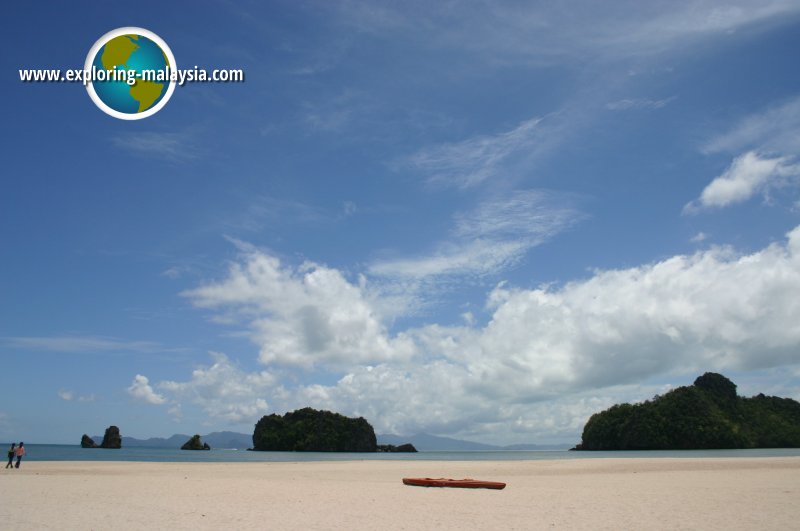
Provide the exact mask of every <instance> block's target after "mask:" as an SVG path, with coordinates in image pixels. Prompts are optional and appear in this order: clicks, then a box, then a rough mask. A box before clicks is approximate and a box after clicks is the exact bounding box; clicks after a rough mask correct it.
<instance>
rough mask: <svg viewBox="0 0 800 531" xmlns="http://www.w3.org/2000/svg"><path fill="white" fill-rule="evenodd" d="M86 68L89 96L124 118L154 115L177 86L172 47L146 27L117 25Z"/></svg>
mask: <svg viewBox="0 0 800 531" xmlns="http://www.w3.org/2000/svg"><path fill="white" fill-rule="evenodd" d="M84 69H85V72H86V74H85V75H86V76H87V79H88V83H87V84H86V90H87V91H88V92H89V97H91V98H92V101H94V103H95V105H97V106H98V107H99V108H100V109H101V110H103V111H104V112H105V113H106V114H109V115H111V116H113V117H115V118H120V119H122V120H140V119H142V118H147V117H148V116H152V115H154V114H155V113H157V112H158V111H160V110H161V109H162V108H163V107H164V105H166V104H167V101H169V99H170V97H171V96H172V92H173V91H174V90H175V84H176V81H175V80H174V79H173V77H172V74H173V73H174V72H176V66H175V57H174V56H173V55H172V51H171V50H170V49H169V46H167V44H166V43H165V42H164V41H163V40H162V39H161V38H160V37H159V36H158V35H156V34H155V33H153V32H152V31H148V30H146V29H143V28H135V27H125V28H117V29H115V30H113V31H109V32H108V33H106V34H105V35H103V36H102V37H100V39H98V40H97V42H95V43H94V46H92V48H91V50H89V54H88V55H87V56H86V64H85V68H84Z"/></svg>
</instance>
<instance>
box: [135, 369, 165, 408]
mask: <svg viewBox="0 0 800 531" xmlns="http://www.w3.org/2000/svg"><path fill="white" fill-rule="evenodd" d="M128 394H129V395H131V396H132V397H134V398H135V399H136V400H141V401H142V402H146V403H148V404H154V405H159V404H164V403H166V401H167V399H166V398H164V397H163V396H161V395H159V394H158V393H156V392H155V391H154V390H153V388H152V387H151V386H150V380H148V379H147V377H146V376H142V375H141V374H137V375H136V376H135V377H134V378H133V383H132V384H131V386H130V387H128Z"/></svg>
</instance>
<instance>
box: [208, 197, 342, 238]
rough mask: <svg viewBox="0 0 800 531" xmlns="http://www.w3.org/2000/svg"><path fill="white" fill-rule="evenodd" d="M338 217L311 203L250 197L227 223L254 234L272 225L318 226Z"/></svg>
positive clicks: (231, 226)
mask: <svg viewBox="0 0 800 531" xmlns="http://www.w3.org/2000/svg"><path fill="white" fill-rule="evenodd" d="M337 217H338V213H331V212H329V211H327V210H326V209H324V208H322V207H319V206H316V205H313V204H311V203H304V202H302V201H297V200H294V199H288V198H279V197H273V196H267V195H258V196H255V197H249V198H247V199H246V200H245V202H244V206H243V207H242V208H241V209H240V210H239V211H238V212H236V214H234V215H233V216H231V217H230V218H229V219H227V220H226V221H224V222H223V224H224V225H225V226H226V227H228V228H233V229H241V230H245V231H251V232H253V231H260V230H262V229H264V227H267V226H272V225H314V224H318V223H324V222H329V221H332V220H333V219H335V218H337Z"/></svg>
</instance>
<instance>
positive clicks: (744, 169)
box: [685, 151, 800, 212]
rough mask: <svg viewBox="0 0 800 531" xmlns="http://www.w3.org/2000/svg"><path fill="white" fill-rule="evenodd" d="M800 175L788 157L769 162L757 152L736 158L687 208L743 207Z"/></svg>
mask: <svg viewBox="0 0 800 531" xmlns="http://www.w3.org/2000/svg"><path fill="white" fill-rule="evenodd" d="M798 175H800V165H797V164H791V159H790V158H788V157H775V158H767V157H764V156H761V155H759V154H758V153H755V152H753V151H750V152H748V153H745V154H744V155H742V156H740V157H738V158H736V159H735V160H734V161H733V162H732V163H731V165H730V167H729V168H728V169H727V170H725V172H724V173H723V174H722V175H720V176H719V177H717V178H716V179H714V180H713V181H711V183H710V184H709V185H708V186H706V187H705V189H704V190H703V192H702V194H700V198H699V199H698V200H697V201H693V202H692V203H689V204H688V205H686V207H685V211H686V212H692V211H694V210H696V209H698V208H701V207H725V206H729V205H732V204H735V203H741V202H743V201H746V200H747V199H750V198H751V197H753V196H754V195H755V194H757V193H759V192H762V191H766V190H768V189H770V188H774V187H778V186H782V185H785V184H786V178H789V177H796V176H798Z"/></svg>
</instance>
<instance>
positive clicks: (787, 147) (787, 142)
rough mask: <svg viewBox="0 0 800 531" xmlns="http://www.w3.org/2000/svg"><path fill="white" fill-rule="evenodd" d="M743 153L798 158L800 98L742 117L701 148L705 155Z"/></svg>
mask: <svg viewBox="0 0 800 531" xmlns="http://www.w3.org/2000/svg"><path fill="white" fill-rule="evenodd" d="M743 150H748V151H749V150H757V151H761V152H762V153H772V154H775V153H781V154H787V155H788V154H792V155H800V97H795V98H794V99H791V100H789V101H787V102H784V103H782V104H779V105H775V106H772V107H770V108H767V109H765V110H763V111H761V112H757V113H754V114H751V115H750V116H747V117H745V118H744V119H742V120H741V121H740V122H739V123H738V124H737V125H736V126H735V127H733V129H731V130H730V131H728V132H726V133H724V134H722V135H719V136H717V137H715V138H713V139H711V140H710V141H709V142H708V143H707V144H706V145H705V146H704V147H703V151H704V152H706V153H720V152H733V153H738V152H741V151H743Z"/></svg>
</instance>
